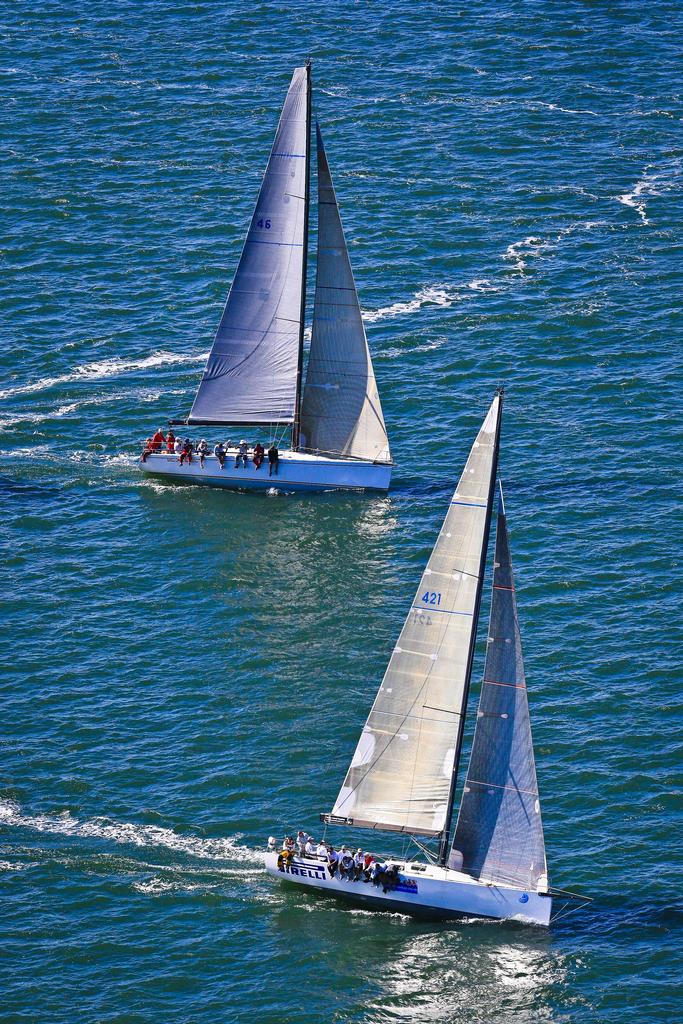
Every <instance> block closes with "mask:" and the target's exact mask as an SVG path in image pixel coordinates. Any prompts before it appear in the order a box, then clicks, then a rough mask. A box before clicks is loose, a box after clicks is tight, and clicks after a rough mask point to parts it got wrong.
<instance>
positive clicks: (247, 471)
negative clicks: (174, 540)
mask: <svg viewBox="0 0 683 1024" xmlns="http://www.w3.org/2000/svg"><path fill="white" fill-rule="evenodd" d="M235 462H236V452H235V451H229V452H228V455H227V456H226V459H225V463H224V466H223V469H221V467H220V463H219V461H218V459H217V458H216V456H215V455H207V456H206V457H205V459H204V465H203V466H202V465H201V464H200V461H199V456H198V455H196V454H193V456H192V462H191V463H190V464H189V465H188V463H187V461H185V463H184V464H183V465H182V466H181V465H180V456H179V455H173V454H171V453H170V452H150V453H149V454H148V455H147V458H146V460H145V461H144V462H143V460H142V458H140V459H139V460H138V464H139V466H140V469H141V470H142V471H143V472H144V473H150V474H153V475H154V476H163V477H166V478H167V479H171V480H173V481H176V482H177V483H188V484H204V485H206V486H208V487H227V488H231V489H232V490H262V491H265V490H269V489H270V488H277V490H280V491H334V490H351V491H387V490H388V489H389V483H390V481H391V468H392V467H391V464H390V463H379V462H378V463H375V462H363V461H361V460H358V459H328V458H324V457H323V456H320V455H307V454H304V453H303V452H290V451H281V452H280V461H279V465H278V472H277V475H276V474H273V475H269V472H268V468H269V467H268V460H267V459H266V460H265V461H264V462H263V464H262V465H261V466H260V468H259V469H256V467H255V466H254V463H253V461H252V456H251V453H250V455H249V459H248V462H247V465H246V467H245V466H244V465H240V466H236V465H235Z"/></svg>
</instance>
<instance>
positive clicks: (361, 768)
mask: <svg viewBox="0 0 683 1024" xmlns="http://www.w3.org/2000/svg"><path fill="white" fill-rule="evenodd" d="M501 410H502V395H501V394H498V395H496V397H495V398H494V400H493V402H492V404H491V407H490V409H489V412H488V414H487V416H486V419H485V421H484V423H483V425H482V427H481V429H480V431H479V433H478V435H477V439H476V441H475V442H474V445H473V447H472V450H471V451H470V454H469V458H468V460H467V463H466V465H465V469H464V471H463V473H462V476H461V478H460V482H459V483H458V487H457V489H456V491H455V494H454V495H453V498H452V500H451V504H450V507H449V510H448V513H447V515H446V518H445V520H444V524H443V527H442V529H441V532H440V534H439V537H438V539H437V542H436V545H435V547H434V550H433V552H432V554H431V556H430V559H429V562H428V563H427V567H426V569H425V571H424V573H423V575H422V579H421V582H420V586H419V587H418V590H417V593H416V595H415V598H414V600H413V603H412V605H411V609H410V612H409V614H408V617H407V619H406V622H405V624H404V626H403V629H402V631H401V635H400V637H399V640H398V643H397V645H396V647H395V648H394V651H393V653H392V655H391V659H390V662H389V665H388V668H387V671H386V674H385V676H384V679H383V681H382V685H381V686H380V689H379V692H378V694H377V697H376V699H375V703H374V704H373V707H372V710H371V711H370V715H369V716H368V720H367V722H366V725H365V728H364V729H363V732H362V734H361V737H360V740H359V742H358V745H357V747H356V752H355V754H354V756H353V760H352V762H351V765H350V767H349V770H348V772H347V775H346V778H345V780H344V784H343V786H342V787H341V790H340V792H339V795H338V797H337V800H336V802H335V805H334V808H333V810H332V812H331V814H330V815H328V816H326V818H327V820H329V821H333V822H334V821H343V822H347V823H348V824H352V825H354V826H360V827H369V828H377V829H386V830H389V831H401V832H408V833H411V834H415V835H426V836H439V835H441V836H443V835H444V833H445V831H446V830H447V827H448V821H449V818H450V809H451V807H452V787H453V784H454V780H453V773H454V766H455V765H456V764H457V760H458V755H459V746H460V744H461V742H462V721H463V716H464V713H465V705H466V701H467V693H468V689H469V676H470V673H471V665H472V651H473V645H474V640H475V638H476V628H477V616H478V609H479V601H480V596H481V577H482V572H483V566H484V564H485V557H486V549H487V544H488V533H489V526H490V517H491V507H492V503H493V493H494V483H495V474H496V467H497V456H498V445H499V438H500V420H501Z"/></svg>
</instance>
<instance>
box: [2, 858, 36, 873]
mask: <svg viewBox="0 0 683 1024" xmlns="http://www.w3.org/2000/svg"><path fill="white" fill-rule="evenodd" d="M33 867H35V864H12V863H11V862H10V861H8V860H0V871H24V869H25V868H33Z"/></svg>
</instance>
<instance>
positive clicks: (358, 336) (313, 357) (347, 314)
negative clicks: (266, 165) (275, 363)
mask: <svg viewBox="0 0 683 1024" xmlns="http://www.w3.org/2000/svg"><path fill="white" fill-rule="evenodd" d="M317 142H318V262H317V271H316V284H315V305H314V309H313V329H312V334H311V349H310V354H309V359H308V370H307V374H306V387H305V390H304V396H303V404H302V409H301V447H302V448H303V449H305V450H306V451H311V452H316V453H317V452H319V453H321V454H333V455H337V454H338V455H345V456H347V457H350V458H354V457H355V458H360V459H369V460H372V461H375V460H377V461H380V462H389V461H390V454H389V442H388V440H387V432H386V428H385V425H384V417H383V415H382V406H381V405H380V400H379V394H378V392H377V383H376V381H375V374H374V371H373V368H372V360H371V358H370V350H369V348H368V343H367V339H366V337H365V328H364V326H363V319H362V316H361V311H360V305H359V303H358V295H357V293H356V284H355V281H354V279H353V271H352V270H351V262H350V260H349V253H348V249H347V247H346V240H345V238H344V229H343V227H342V222H341V217H340V215H339V207H338V206H337V198H336V196H335V192H334V186H333V184H332V177H331V175H330V168H329V165H328V162H327V157H326V155H325V148H324V146H323V140H322V135H321V132H320V128H318V129H317Z"/></svg>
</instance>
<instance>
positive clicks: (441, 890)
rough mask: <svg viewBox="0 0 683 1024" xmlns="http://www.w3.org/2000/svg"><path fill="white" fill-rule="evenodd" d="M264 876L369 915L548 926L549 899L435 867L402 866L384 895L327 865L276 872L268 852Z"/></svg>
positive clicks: (296, 864) (296, 862)
mask: <svg viewBox="0 0 683 1024" xmlns="http://www.w3.org/2000/svg"><path fill="white" fill-rule="evenodd" d="M265 861H266V870H267V872H268V874H270V875H273V876H274V877H275V878H278V879H280V880H281V881H285V882H290V883H293V884H295V885H299V886H303V887H304V888H306V889H309V890H314V891H316V892H320V893H324V894H326V895H330V896H337V897H341V898H343V899H347V900H352V901H353V902H354V903H358V904H360V905H363V906H366V907H368V908H370V909H373V910H384V911H398V912H399V913H402V914H410V915H412V916H414V917H423V918H432V919H444V918H467V917H469V918H473V917H477V918H479V917H481V918H492V919H494V920H499V921H503V920H514V921H522V922H524V923H526V924H538V925H544V926H547V925H548V924H549V923H550V914H551V910H552V899H551V897H550V896H545V895H542V894H540V893H537V892H533V891H531V890H522V889H518V888H512V887H508V886H499V885H493V884H489V883H485V882H479V881H477V880H476V879H474V878H470V877H469V875H465V874H463V873H462V872H460V871H452V870H449V869H448V868H442V867H437V866H434V865H427V866H425V865H420V868H423V869H424V870H413V869H412V868H411V867H410V865H403V866H402V868H401V870H400V882H399V885H398V887H397V888H395V889H393V890H390V891H388V892H383V890H382V886H381V885H374V884H373V883H372V882H362V881H358V882H352V881H348V880H346V879H341V878H339V877H338V876H336V875H335V877H334V878H330V874H329V871H328V868H327V865H326V864H325V863H324V862H322V861H318V860H314V859H312V858H308V857H298V856H297V857H295V858H294V859H293V860H292V862H291V865H290V868H289V870H287V871H281V870H280V869H279V868H278V855H277V853H273V852H271V851H268V852H267V853H266V856H265Z"/></svg>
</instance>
